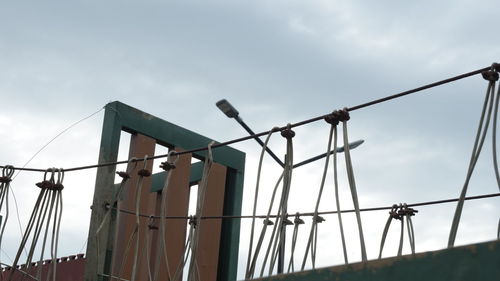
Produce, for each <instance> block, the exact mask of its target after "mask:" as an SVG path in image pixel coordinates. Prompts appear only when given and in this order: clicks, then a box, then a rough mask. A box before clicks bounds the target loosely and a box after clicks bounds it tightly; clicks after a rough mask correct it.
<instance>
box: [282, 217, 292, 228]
mask: <svg viewBox="0 0 500 281" xmlns="http://www.w3.org/2000/svg"><path fill="white" fill-rule="evenodd" d="M283 225H284V226H287V225H293V222H292V221H291V220H289V219H288V218H286V219H284V220H283Z"/></svg>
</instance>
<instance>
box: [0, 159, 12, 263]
mask: <svg viewBox="0 0 500 281" xmlns="http://www.w3.org/2000/svg"><path fill="white" fill-rule="evenodd" d="M13 175H14V167H13V166H10V165H7V166H5V167H4V168H3V169H2V183H1V184H0V211H1V210H2V208H3V206H4V203H5V216H4V217H3V218H2V222H1V224H2V226H1V229H0V249H1V248H2V240H3V234H4V232H5V226H6V225H7V220H8V219H9V189H10V182H11V180H12V176H13ZM0 262H1V260H0Z"/></svg>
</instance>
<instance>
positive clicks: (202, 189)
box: [188, 141, 215, 281]
mask: <svg viewBox="0 0 500 281" xmlns="http://www.w3.org/2000/svg"><path fill="white" fill-rule="evenodd" d="M214 143H215V142H214V141H212V142H210V143H209V144H208V153H207V157H206V158H205V163H204V165H203V173H202V177H201V182H200V185H199V186H198V200H197V202H196V215H195V230H194V235H193V236H194V237H193V240H192V242H191V262H190V265H189V272H188V280H189V281H198V280H199V269H198V262H197V259H198V257H197V255H198V243H199V240H200V231H201V221H200V218H201V216H202V215H203V207H204V205H205V195H206V191H207V186H208V178H209V175H210V170H211V168H212V164H213V155H212V145H213V144H214Z"/></svg>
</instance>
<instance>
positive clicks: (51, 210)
mask: <svg viewBox="0 0 500 281" xmlns="http://www.w3.org/2000/svg"><path fill="white" fill-rule="evenodd" d="M49 173H50V178H48V179H47V175H48V174H49ZM56 175H57V179H56ZM63 180H64V171H63V170H62V169H56V168H52V169H48V170H47V171H46V172H45V174H44V178H43V181H42V182H40V183H37V186H38V187H40V193H39V195H38V198H37V201H36V203H35V206H34V208H33V212H32V214H31V217H30V220H29V222H28V225H27V226H26V231H25V232H24V235H23V238H22V239H21V243H20V246H19V249H18V252H17V255H16V258H15V259H14V262H13V265H12V268H13V270H12V272H11V273H10V275H9V278H8V280H9V281H10V280H12V278H13V276H14V272H15V271H16V270H17V264H18V262H19V259H20V256H21V253H22V251H23V250H24V247H25V246H26V243H27V242H28V239H29V237H30V234H31V232H32V231H33V236H32V242H31V245H30V250H29V253H28V255H27V260H26V263H25V265H26V270H28V269H29V267H30V266H31V263H32V259H33V255H34V252H35V248H36V246H37V244H38V240H39V237H40V234H41V233H42V231H43V229H44V228H45V231H43V232H44V235H43V239H42V240H43V242H42V246H41V250H40V260H39V262H38V265H39V267H38V271H37V278H38V280H41V278H42V275H41V274H42V272H41V268H42V266H41V265H42V263H43V258H44V254H45V247H46V244H47V239H48V237H49V232H48V230H49V228H50V226H51V224H52V233H51V238H50V240H51V243H50V248H51V257H52V261H53V262H52V263H53V265H52V267H51V268H49V271H48V274H47V278H49V277H50V275H52V280H55V278H56V265H57V263H56V262H55V260H56V255H57V246H58V241H59V229H60V224H61V216H62V193H61V190H62V189H63V188H64V186H63V184H62V182H63ZM45 221H46V222H45Z"/></svg>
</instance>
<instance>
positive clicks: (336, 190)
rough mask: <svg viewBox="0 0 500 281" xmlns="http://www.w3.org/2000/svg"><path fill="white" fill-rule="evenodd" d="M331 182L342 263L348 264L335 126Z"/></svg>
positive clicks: (335, 128)
mask: <svg viewBox="0 0 500 281" xmlns="http://www.w3.org/2000/svg"><path fill="white" fill-rule="evenodd" d="M333 136H334V137H333V181H334V185H335V204H336V206H337V218H338V221H339V231H340V238H341V241H342V251H343V253H344V262H345V264H348V263H349V260H348V257H347V247H346V242H345V235H344V225H343V223H342V212H341V211H340V196H339V181H338V172H337V139H338V134H337V126H335V127H334V128H333Z"/></svg>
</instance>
